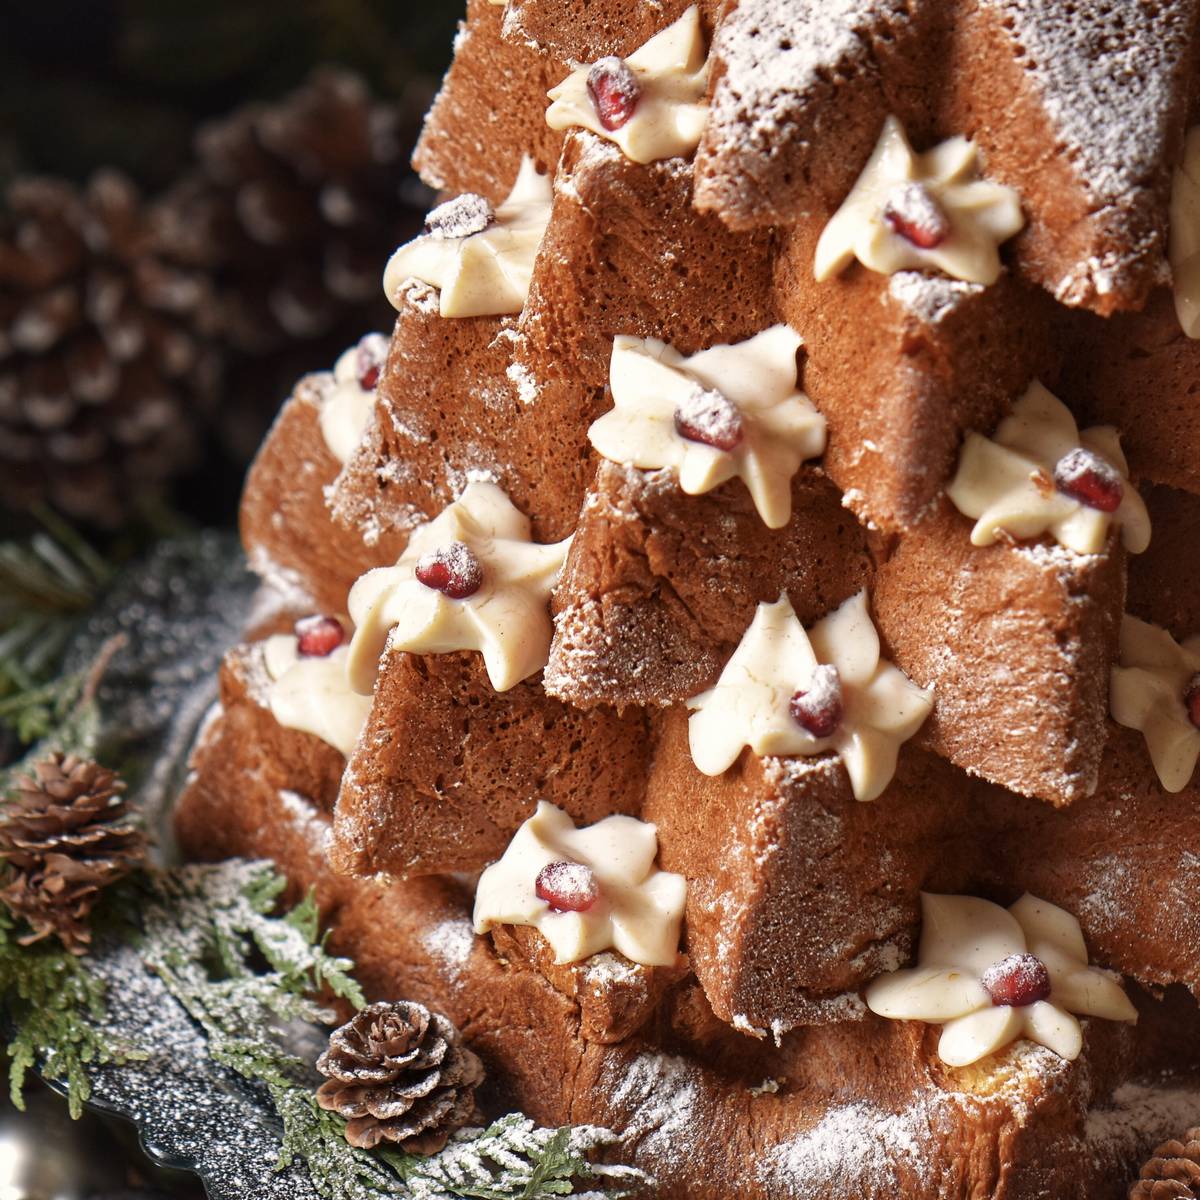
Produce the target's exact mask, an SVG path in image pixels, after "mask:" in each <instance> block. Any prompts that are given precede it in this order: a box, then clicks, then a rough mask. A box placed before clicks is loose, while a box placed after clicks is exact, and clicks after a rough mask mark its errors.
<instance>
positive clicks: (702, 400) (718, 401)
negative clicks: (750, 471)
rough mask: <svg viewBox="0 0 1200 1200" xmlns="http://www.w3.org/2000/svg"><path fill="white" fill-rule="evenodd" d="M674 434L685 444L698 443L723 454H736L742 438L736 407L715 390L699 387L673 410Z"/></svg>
mask: <svg viewBox="0 0 1200 1200" xmlns="http://www.w3.org/2000/svg"><path fill="white" fill-rule="evenodd" d="M675 432H676V433H677V434H679V436H680V437H681V438H687V440H688V441H689V442H701V443H703V444H704V445H705V446H711V447H712V448H713V449H714V450H724V451H725V452H726V453H729V452H730V451H732V450H736V449H737V448H738V446H739V445H741V441H742V438H743V437H745V434H746V430H745V426H744V424H743V421H742V414H741V413H740V412H739V411H738V407H737V405H736V404H734V403H733V402H732V401H731V400H729V399H727V398H726V397H725V396H723V395H722V394H721V393H720V392H718V391H717V390H716V389H715V388H702V387H700V386H699V385H697V387H696V390H695V391H694V392H692V394H691V395H690V396H688V397H687V399H685V400H681V401H680V402H679V404H678V406H677V407H676V409H675Z"/></svg>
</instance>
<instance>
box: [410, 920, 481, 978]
mask: <svg viewBox="0 0 1200 1200" xmlns="http://www.w3.org/2000/svg"><path fill="white" fill-rule="evenodd" d="M421 945H422V946H424V947H425V949H426V951H428V953H430V954H431V955H433V957H434V958H436V959H437V960H438V961H439V962H441V963H444V964H445V965H446V966H448V967H449V968H451V970H452V971H453V972H454V973H455V974H457V973H458V972H459V971H461V970H462V969H463V967H465V966H466V964H467V960H468V959H469V958H470V957H471V951H472V950H473V949H474V948H475V933H474V931H473V930H472V928H471V922H470V921H468V920H467V919H466V917H453V918H450V919H448V920H445V921H439V922H438V924H436V925H433V926H431V927H430V928H429V929H427V930H425V932H424V933H423V934H422V935H421Z"/></svg>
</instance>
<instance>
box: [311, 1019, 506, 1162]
mask: <svg viewBox="0 0 1200 1200" xmlns="http://www.w3.org/2000/svg"><path fill="white" fill-rule="evenodd" d="M317 1070H319V1071H320V1072H321V1073H322V1074H323V1075H327V1076H328V1077H329V1079H328V1082H326V1083H323V1084H321V1086H320V1088H319V1089H318V1090H317V1103H318V1104H320V1105H321V1107H322V1108H325V1109H329V1110H331V1111H333V1112H336V1113H340V1114H341V1115H342V1116H343V1117H346V1118H347V1119H348V1123H347V1125H346V1140H347V1141H348V1142H349V1143H350V1144H351V1145H352V1146H358V1147H360V1148H361V1149H364V1150H369V1149H371V1148H372V1147H374V1146H377V1145H379V1143H380V1142H383V1141H387V1142H396V1143H398V1144H399V1146H400V1148H401V1149H403V1150H407V1151H408V1152H409V1153H411V1154H433V1153H435V1152H436V1151H438V1150H440V1149H441V1148H442V1147H443V1146H444V1145H445V1144H446V1142H447V1140H448V1139H449V1137H450V1134H451V1133H453V1132H454V1130H456V1129H461V1128H462V1127H463V1126H464V1125H466V1124H467V1123H468V1122H469V1121H470V1120H471V1117H472V1115H473V1113H474V1111H475V1089H476V1087H478V1086H479V1084H480V1083H481V1082H482V1081H483V1064H482V1063H481V1062H480V1061H479V1059H478V1058H477V1057H476V1055H475V1054H473V1053H472V1052H471V1051H470V1050H468V1049H467V1047H466V1046H464V1045H463V1044H462V1037H461V1035H460V1034H459V1032H458V1030H457V1029H455V1028H454V1026H453V1025H452V1024H451V1022H450V1021H449V1020H447V1018H445V1017H443V1016H442V1015H441V1014H440V1013H431V1012H430V1011H429V1009H427V1008H426V1007H425V1006H424V1005H422V1004H416V1003H414V1002H412V1001H407V1000H399V1001H396V1002H395V1003H382V1004H372V1005H370V1007H368V1008H364V1009H363V1010H362V1012H360V1013H359V1014H358V1015H357V1016H356V1017H355V1018H354V1019H353V1020H352V1021H350V1022H348V1023H347V1024H345V1025H343V1026H342V1027H341V1028H340V1029H337V1030H335V1031H334V1032H333V1034H331V1035H330V1038H329V1049H328V1050H326V1051H325V1053H324V1054H322V1055H321V1057H320V1058H319V1059H318V1060H317Z"/></svg>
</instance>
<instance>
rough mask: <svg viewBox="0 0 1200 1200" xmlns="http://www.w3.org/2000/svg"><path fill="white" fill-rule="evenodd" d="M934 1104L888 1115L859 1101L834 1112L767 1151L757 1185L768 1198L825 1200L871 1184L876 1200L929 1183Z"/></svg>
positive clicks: (832, 1110)
mask: <svg viewBox="0 0 1200 1200" xmlns="http://www.w3.org/2000/svg"><path fill="white" fill-rule="evenodd" d="M935 1107H936V1102H935V1104H933V1105H920V1106H914V1107H912V1108H909V1109H906V1110H905V1111H904V1112H901V1113H889V1112H885V1111H884V1110H883V1109H880V1108H878V1107H876V1106H875V1105H873V1104H869V1103H867V1102H865V1101H860V1102H857V1103H854V1104H848V1105H845V1106H844V1107H841V1108H832V1109H830V1110H829V1112H828V1113H826V1114H825V1116H824V1117H822V1118H821V1120H819V1121H818V1122H817V1123H816V1124H815V1125H814V1126H813V1127H812V1128H811V1129H808V1130H806V1131H805V1132H804V1133H802V1134H800V1135H799V1136H798V1137H795V1138H792V1139H791V1140H790V1141H786V1142H781V1143H779V1144H778V1145H776V1146H775V1147H773V1148H772V1149H771V1150H769V1151H768V1152H767V1154H766V1155H765V1157H764V1158H763V1159H762V1160H761V1162H760V1163H759V1165H758V1180H759V1182H760V1183H761V1184H763V1185H764V1187H766V1188H767V1190H768V1194H769V1195H771V1196H778V1197H779V1198H780V1200H783V1197H789V1198H794V1200H810V1198H811V1200H818V1198H819V1200H825V1197H828V1196H834V1195H844V1196H853V1195H857V1194H858V1190H859V1188H860V1187H861V1185H862V1182H863V1181H864V1180H866V1179H869V1180H870V1181H871V1184H872V1187H873V1189H874V1190H875V1192H876V1194H877V1195H883V1194H885V1193H886V1192H887V1191H888V1189H892V1190H893V1191H894V1194H895V1195H897V1196H900V1195H906V1194H911V1192H909V1191H906V1188H909V1187H910V1186H911V1184H912V1182H913V1181H914V1179H915V1180H918V1181H920V1182H921V1183H927V1182H928V1181H929V1174H928V1172H929V1169H930V1166H931V1165H932V1162H933V1154H932V1146H931V1145H930V1142H929V1128H930V1125H931V1124H932V1120H931V1118H932V1115H933V1113H932V1111H931V1110H932V1109H933V1108H935Z"/></svg>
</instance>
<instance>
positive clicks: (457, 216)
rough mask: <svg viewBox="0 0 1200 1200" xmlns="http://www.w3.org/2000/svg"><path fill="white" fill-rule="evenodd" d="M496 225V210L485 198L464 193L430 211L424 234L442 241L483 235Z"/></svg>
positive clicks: (426, 219) (472, 193)
mask: <svg viewBox="0 0 1200 1200" xmlns="http://www.w3.org/2000/svg"><path fill="white" fill-rule="evenodd" d="M495 223H496V210H495V209H493V208H492V206H491V204H490V203H489V202H488V199H487V197H486V196H479V195H477V194H476V193H475V192H464V193H463V194H462V195H461V196H455V197H454V199H453V200H447V201H446V203H445V204H439V205H438V206H437V208H433V209H430V211H429V215H428V216H427V217H426V218H425V232H426V233H427V234H429V235H430V236H431V237H435V238H440V239H442V240H450V239H457V238H465V237H471V235H472V234H476V233H483V232H484V230H486V229H490V228H491V227H492V226H493V225H494V224H495Z"/></svg>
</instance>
